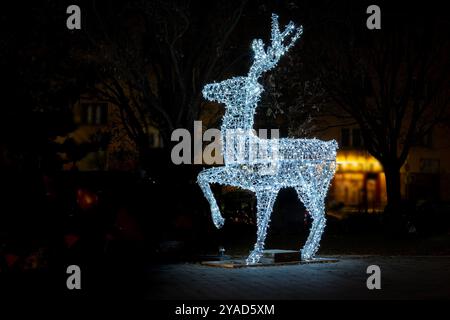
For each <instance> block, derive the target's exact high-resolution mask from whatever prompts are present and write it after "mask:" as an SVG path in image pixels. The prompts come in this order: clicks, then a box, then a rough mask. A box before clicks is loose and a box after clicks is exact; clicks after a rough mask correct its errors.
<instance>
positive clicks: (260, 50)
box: [252, 39, 266, 60]
mask: <svg viewBox="0 0 450 320" xmlns="http://www.w3.org/2000/svg"><path fill="white" fill-rule="evenodd" d="M252 49H253V52H254V53H255V57H254V60H258V59H261V58H262V57H264V56H265V54H266V52H265V51H264V42H263V41H262V40H261V39H255V40H253V42H252Z"/></svg>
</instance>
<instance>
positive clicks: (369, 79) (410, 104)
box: [291, 18, 450, 206]
mask: <svg viewBox="0 0 450 320" xmlns="http://www.w3.org/2000/svg"><path fill="white" fill-rule="evenodd" d="M336 20H339V19H336ZM423 20H424V21H425V23H428V24H426V25H424V23H423V22H422V23H421V22H420V21H419V20H413V19H412V18H411V21H409V22H407V23H406V22H404V21H400V22H399V23H398V24H396V23H394V24H391V25H389V27H385V29H382V30H379V31H376V32H370V31H368V30H364V28H362V27H361V26H360V21H358V22H357V23H358V25H355V23H354V21H350V19H340V20H339V21H337V22H336V21H334V22H333V24H331V23H330V24H328V25H327V26H326V28H324V30H327V31H326V33H321V34H320V40H319V41H316V42H315V43H314V41H311V43H305V44H304V47H305V51H304V52H302V54H303V56H302V57H303V58H302V59H303V60H304V61H305V63H308V64H310V66H311V67H313V68H314V70H315V72H316V73H317V74H318V78H319V79H320V84H321V86H322V88H323V89H324V91H325V92H326V95H324V96H323V98H324V99H326V100H324V101H323V102H324V105H325V106H326V105H327V104H328V106H329V109H328V107H325V110H322V111H325V113H326V112H332V113H334V115H337V116H338V118H340V119H341V120H342V119H345V118H346V119H349V120H350V121H351V119H353V121H355V122H356V123H357V124H358V125H359V127H360V128H361V133H362V136H363V140H364V145H365V147H366V148H367V150H368V151H369V152H370V153H371V154H372V155H373V156H374V157H375V158H377V159H378V160H379V161H380V163H381V164H382V165H383V168H384V171H385V174H386V184H387V197H388V205H392V206H395V205H396V204H398V202H399V201H400V198H401V196H400V168H401V167H402V165H403V164H404V163H405V160H406V159H407V156H408V153H409V151H410V150H411V147H412V146H413V145H415V144H416V143H417V142H418V141H420V140H421V139H422V138H423V137H424V136H425V135H427V134H429V133H430V132H431V131H432V129H433V127H434V126H435V125H436V124H438V123H439V122H441V121H442V120H444V119H445V117H446V116H448V108H447V107H448V103H449V90H448V88H449V74H450V73H449V71H450V61H449V60H448V55H449V52H450V51H449V42H448V39H449V37H448V36H449V34H448V25H447V24H448V23H447V24H446V23H445V21H444V22H443V21H440V20H436V21H430V20H426V19H423ZM298 72H301V69H299V71H298ZM291 81H295V80H291ZM300 93H301V91H300ZM330 103H331V104H330ZM336 107H337V108H338V109H336ZM306 110H308V109H306ZM309 110H311V109H309ZM335 110H339V111H338V112H339V114H336V111H335Z"/></svg>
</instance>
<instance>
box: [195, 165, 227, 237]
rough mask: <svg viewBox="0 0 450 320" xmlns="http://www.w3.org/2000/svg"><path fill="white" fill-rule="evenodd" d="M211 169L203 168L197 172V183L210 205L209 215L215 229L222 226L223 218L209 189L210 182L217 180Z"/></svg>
mask: <svg viewBox="0 0 450 320" xmlns="http://www.w3.org/2000/svg"><path fill="white" fill-rule="evenodd" d="M212 170H213V169H209V170H204V171H202V172H200V173H199V175H198V177H197V183H198V185H199V186H200V188H201V189H202V191H203V194H204V195H205V198H206V199H207V200H208V202H209V205H210V207H211V216H212V219H213V223H214V225H215V226H216V228H217V229H220V228H222V226H223V224H224V222H225V219H224V218H223V217H222V215H221V214H220V210H219V206H218V205H217V201H216V199H215V198H214V195H213V193H212V191H211V186H210V184H211V183H216V182H219V181H216V179H215V174H214V173H215V172H214V171H212Z"/></svg>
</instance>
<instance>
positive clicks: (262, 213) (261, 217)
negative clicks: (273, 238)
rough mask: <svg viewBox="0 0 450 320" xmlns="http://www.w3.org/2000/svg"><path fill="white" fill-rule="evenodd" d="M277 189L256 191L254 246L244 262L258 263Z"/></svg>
mask: <svg viewBox="0 0 450 320" xmlns="http://www.w3.org/2000/svg"><path fill="white" fill-rule="evenodd" d="M277 193H278V190H277V191H269V190H266V191H258V192H257V193H256V205H257V217H256V219H257V220H256V222H257V225H258V233H257V236H256V243H255V248H254V249H253V251H252V252H251V253H250V255H249V256H248V258H247V260H246V263H247V264H255V263H258V262H259V260H260V259H261V256H262V255H263V251H264V242H265V241H266V235H267V227H268V226H269V222H270V214H271V213H272V208H273V204H274V203H275V198H276V197H277Z"/></svg>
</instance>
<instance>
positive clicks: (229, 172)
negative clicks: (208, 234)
mask: <svg viewBox="0 0 450 320" xmlns="http://www.w3.org/2000/svg"><path fill="white" fill-rule="evenodd" d="M302 32H303V29H302V27H299V28H297V27H296V26H295V25H294V23H293V22H290V23H289V24H288V25H287V26H286V27H285V29H284V31H282V32H281V31H280V29H279V25H278V17H277V16H276V15H272V39H271V40H272V43H271V46H270V47H267V48H266V49H265V48H264V44H263V41H262V40H259V39H255V40H254V41H253V43H252V48H253V51H254V62H253V65H252V66H251V67H250V71H249V73H248V75H247V76H243V77H235V78H232V79H228V80H225V81H222V82H220V83H212V84H208V85H206V86H205V87H204V89H203V96H204V97H205V99H208V100H210V101H217V102H220V103H224V104H225V106H226V111H225V115H224V117H223V122H222V126H221V134H222V137H221V139H222V147H223V150H222V152H223V154H224V162H225V165H224V166H221V167H214V168H210V169H206V170H203V171H202V172H200V173H199V175H198V184H199V185H200V188H201V189H202V191H203V193H204V195H205V197H206V199H207V200H208V202H209V204H210V207H211V214H212V219H213V222H214V224H215V226H216V227H217V228H221V227H222V226H223V223H224V219H223V217H222V216H221V214H220V211H219V207H218V205H217V202H216V200H215V199H214V195H213V193H212V191H211V187H210V185H211V184H213V183H218V184H222V185H231V186H235V187H240V188H243V189H247V190H250V191H253V192H255V193H256V199H257V227H258V230H257V240H256V244H255V247H254V250H253V251H252V252H251V253H250V255H249V256H248V258H247V260H246V262H247V264H255V263H258V262H259V260H260V258H261V256H262V254H263V250H264V241H265V238H266V233H267V227H268V224H269V221H270V215H271V213H272V207H273V204H274V202H275V198H276V196H277V194H278V192H279V190H280V189H281V188H287V187H293V188H295V190H296V191H297V194H298V197H299V199H300V201H301V202H302V203H303V204H304V205H305V207H306V209H307V210H308V212H309V214H310V215H311V217H312V219H313V222H312V226H311V230H310V234H309V236H308V239H307V241H306V244H305V246H304V247H303V249H302V250H301V258H302V260H310V259H312V258H313V257H314V255H315V253H316V252H317V250H318V248H319V242H320V239H321V236H322V233H323V230H324V227H325V203H324V199H325V196H326V192H327V190H328V187H329V184H330V180H331V178H332V177H333V175H334V172H335V167H336V149H337V143H336V141H334V140H332V141H321V140H317V139H261V138H258V137H257V136H256V135H255V133H254V131H253V130H252V129H253V118H254V114H255V109H256V107H257V104H258V101H259V99H260V96H261V93H262V92H263V87H262V85H261V84H259V83H258V79H259V78H260V76H261V74H262V73H263V72H266V71H268V70H270V69H272V68H274V67H275V65H276V64H277V62H278V61H279V60H280V58H281V56H282V55H284V54H285V53H286V52H287V51H288V50H289V48H291V47H292V46H293V44H294V43H295V41H296V40H297V39H298V38H299V37H300V36H301V34H302ZM289 38H290V40H289ZM285 40H289V41H288V43H287V44H285V43H284V42H285Z"/></svg>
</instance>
